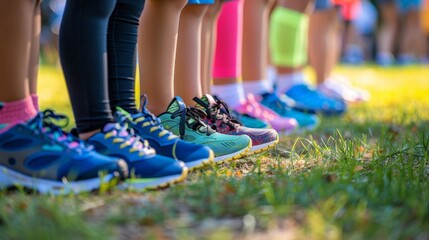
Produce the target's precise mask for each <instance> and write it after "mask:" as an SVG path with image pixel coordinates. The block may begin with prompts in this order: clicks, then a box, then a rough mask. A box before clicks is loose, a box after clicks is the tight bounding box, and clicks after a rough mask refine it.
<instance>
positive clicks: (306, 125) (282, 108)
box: [261, 93, 319, 130]
mask: <svg viewBox="0 0 429 240" xmlns="http://www.w3.org/2000/svg"><path fill="white" fill-rule="evenodd" d="M261 97H262V100H261V103H262V105H264V106H266V107H268V108H270V109H272V110H273V111H275V112H276V113H278V114H279V115H280V116H282V117H287V118H294V119H296V121H297V122H298V125H299V128H300V129H303V130H312V129H314V128H316V126H317V125H318V123H319V118H318V117H317V116H316V115H314V114H309V113H304V112H300V111H297V110H294V109H292V108H291V107H289V106H288V105H287V103H286V102H285V101H283V100H282V99H281V98H280V97H278V96H277V95H276V94H274V93H265V94H262V95H261Z"/></svg>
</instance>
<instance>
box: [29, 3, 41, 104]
mask: <svg viewBox="0 0 429 240" xmlns="http://www.w3.org/2000/svg"><path fill="white" fill-rule="evenodd" d="M40 3H41V1H40V0H37V1H36V6H35V8H34V18H33V28H32V31H31V49H30V63H29V66H28V80H29V82H30V94H31V98H32V101H33V104H34V108H35V109H36V110H37V111H38V110H39V99H38V96H37V73H38V70H39V52H40V33H41V27H42V26H41V25H42V17H41V14H40Z"/></svg>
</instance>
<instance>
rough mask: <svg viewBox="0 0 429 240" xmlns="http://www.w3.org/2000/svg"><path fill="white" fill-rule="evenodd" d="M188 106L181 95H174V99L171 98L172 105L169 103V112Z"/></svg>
mask: <svg viewBox="0 0 429 240" xmlns="http://www.w3.org/2000/svg"><path fill="white" fill-rule="evenodd" d="M185 108H186V105H185V103H184V102H183V100H182V98H181V97H178V96H177V97H174V98H173V100H171V102H170V105H168V108H167V112H169V113H175V112H176V111H178V110H183V109H185Z"/></svg>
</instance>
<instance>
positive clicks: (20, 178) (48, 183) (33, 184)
mask: <svg viewBox="0 0 429 240" xmlns="http://www.w3.org/2000/svg"><path fill="white" fill-rule="evenodd" d="M114 179H119V173H116V172H115V173H111V174H108V175H106V176H103V177H102V178H101V177H97V178H92V179H87V180H81V181H73V182H67V181H64V182H59V181H53V180H47V179H41V178H34V177H29V176H26V175H24V174H21V173H18V172H16V171H13V170H11V169H8V168H5V167H2V166H0V189H1V188H6V189H7V188H11V187H24V188H25V189H31V190H36V191H38V192H40V193H43V194H46V193H49V194H54V195H65V194H70V193H74V194H77V193H81V192H90V191H93V190H97V189H99V188H100V186H101V185H102V184H106V183H109V182H111V181H113V180H114Z"/></svg>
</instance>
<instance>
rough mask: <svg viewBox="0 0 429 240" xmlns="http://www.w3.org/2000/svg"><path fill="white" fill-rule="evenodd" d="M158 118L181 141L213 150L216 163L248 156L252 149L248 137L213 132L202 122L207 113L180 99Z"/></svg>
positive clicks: (172, 102)
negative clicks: (188, 105)
mask: <svg viewBox="0 0 429 240" xmlns="http://www.w3.org/2000/svg"><path fill="white" fill-rule="evenodd" d="M158 117H159V118H160V119H161V124H162V125H163V126H164V127H165V128H166V129H167V130H170V131H171V132H173V133H174V134H175V135H178V136H180V138H181V139H183V140H185V141H187V142H192V143H196V144H200V145H204V146H208V147H209V148H211V149H212V150H213V152H214V154H215V158H214V161H215V162H216V163H219V162H225V161H229V160H233V159H238V158H241V157H243V156H246V155H247V152H248V151H249V150H250V148H251V147H252V141H251V139H250V138H249V137H248V136H244V135H240V136H231V135H225V134H221V133H218V132H216V131H215V130H213V129H212V128H211V127H210V126H208V125H207V124H205V123H204V122H203V121H202V120H201V118H204V117H206V114H205V112H204V111H203V110H201V109H199V108H194V107H187V106H186V105H185V103H184V102H183V100H182V99H181V98H180V97H175V98H174V99H173V100H172V101H171V103H170V105H169V106H168V108H167V111H166V112H164V113H162V114H161V115H159V116H158Z"/></svg>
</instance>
